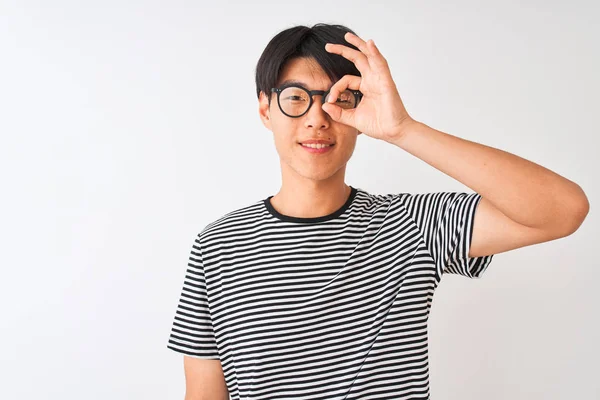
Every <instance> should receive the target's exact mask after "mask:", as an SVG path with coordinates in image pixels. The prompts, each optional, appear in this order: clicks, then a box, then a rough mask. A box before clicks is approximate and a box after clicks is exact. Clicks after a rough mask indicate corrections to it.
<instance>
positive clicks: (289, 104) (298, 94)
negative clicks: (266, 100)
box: [279, 86, 310, 116]
mask: <svg viewBox="0 0 600 400" xmlns="http://www.w3.org/2000/svg"><path fill="white" fill-rule="evenodd" d="M279 104H280V105H281V108H282V109H283V111H284V112H285V113H286V114H289V115H292V116H298V115H301V114H303V113H304V112H305V111H306V110H307V109H308V105H309V104H310V99H309V98H308V93H306V92H305V91H304V90H302V89H300V88H297V87H294V86H290V87H287V88H285V89H283V91H282V92H281V93H280V94H279Z"/></svg>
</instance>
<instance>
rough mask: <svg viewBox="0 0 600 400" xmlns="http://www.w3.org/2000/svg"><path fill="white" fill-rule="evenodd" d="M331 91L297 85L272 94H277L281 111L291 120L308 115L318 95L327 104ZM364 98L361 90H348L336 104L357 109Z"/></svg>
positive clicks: (286, 86) (285, 87)
mask: <svg viewBox="0 0 600 400" xmlns="http://www.w3.org/2000/svg"><path fill="white" fill-rule="evenodd" d="M329 90H331V89H329ZM329 90H308V89H306V88H304V87H302V86H300V85H297V84H290V85H285V86H282V87H279V88H271V92H275V93H277V104H278V105H279V109H280V110H281V112H282V113H284V114H285V115H287V116H288V117H290V118H298V117H301V116H303V115H304V114H306V113H307V112H308V110H309V109H310V107H311V106H312V104H313V96H314V95H316V94H320V95H322V96H323V103H326V102H327V101H328V100H329ZM362 96H363V94H362V93H361V92H360V91H359V90H350V89H346V90H344V91H343V92H342V93H340V95H339V96H338V98H337V101H336V102H335V104H336V105H337V106H339V107H342V108H345V109H350V108H355V107H356V106H357V105H358V103H359V102H360V100H361V99H362Z"/></svg>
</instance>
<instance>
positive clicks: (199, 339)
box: [167, 236, 219, 359]
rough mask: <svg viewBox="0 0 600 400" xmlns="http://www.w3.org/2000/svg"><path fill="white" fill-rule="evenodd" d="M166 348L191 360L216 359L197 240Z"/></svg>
mask: <svg viewBox="0 0 600 400" xmlns="http://www.w3.org/2000/svg"><path fill="white" fill-rule="evenodd" d="M167 348H169V349H171V350H174V351H177V352H179V353H183V354H185V355H188V356H191V357H196V358H206V359H219V353H218V351H217V344H216V340H215V334H214V331H213V324H212V320H211V316H210V309H209V306H208V293H207V288H206V278H205V275H204V265H203V260H202V251H201V247H200V241H199V237H198V236H197V237H196V239H195V241H194V244H193V245H192V250H191V254H190V257H189V261H188V266H187V270H186V272H185V279H184V281H183V288H182V290H181V295H180V297H179V302H178V304H177V309H176V311H175V318H174V321H173V325H172V327H171V333H170V336H169V342H168V344H167Z"/></svg>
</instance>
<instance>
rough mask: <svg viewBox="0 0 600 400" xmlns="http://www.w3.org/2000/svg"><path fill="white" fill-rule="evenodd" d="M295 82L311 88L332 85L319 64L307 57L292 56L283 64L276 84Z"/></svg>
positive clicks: (324, 88) (325, 87)
mask: <svg viewBox="0 0 600 400" xmlns="http://www.w3.org/2000/svg"><path fill="white" fill-rule="evenodd" d="M287 83H295V84H298V85H301V86H304V87H305V88H307V89H312V90H319V89H320V90H327V89H329V87H331V86H332V85H333V82H331V79H329V77H328V76H327V74H326V73H325V71H323V69H322V68H321V66H320V65H319V64H318V63H317V62H316V61H315V60H314V59H309V58H294V59H292V60H290V61H288V62H287V64H286V65H285V66H284V68H283V70H282V71H281V74H280V75H279V79H278V80H277V86H282V85H285V84H287Z"/></svg>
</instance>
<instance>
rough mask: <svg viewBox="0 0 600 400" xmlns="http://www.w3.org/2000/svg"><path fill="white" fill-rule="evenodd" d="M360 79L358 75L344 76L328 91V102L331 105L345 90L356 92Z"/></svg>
mask: <svg viewBox="0 0 600 400" xmlns="http://www.w3.org/2000/svg"><path fill="white" fill-rule="evenodd" d="M361 81H362V78H361V77H360V76H358V75H344V76H343V77H342V79H340V80H339V81H337V82H336V83H334V84H333V86H332V87H331V89H329V100H328V101H329V102H330V103H333V102H335V101H336V100H337V98H338V97H339V95H340V93H342V92H343V91H344V90H346V89H351V90H358V89H359V88H360V83H361Z"/></svg>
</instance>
